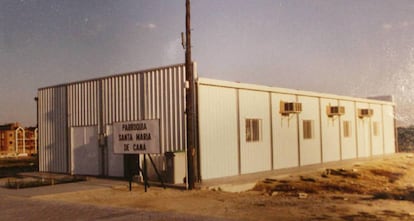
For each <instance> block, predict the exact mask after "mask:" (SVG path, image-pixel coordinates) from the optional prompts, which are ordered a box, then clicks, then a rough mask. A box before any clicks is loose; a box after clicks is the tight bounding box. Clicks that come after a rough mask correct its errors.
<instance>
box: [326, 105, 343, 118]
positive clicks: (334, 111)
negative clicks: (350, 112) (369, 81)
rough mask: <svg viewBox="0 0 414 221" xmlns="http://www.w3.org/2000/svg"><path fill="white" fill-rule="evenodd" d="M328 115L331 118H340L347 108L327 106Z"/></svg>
mask: <svg viewBox="0 0 414 221" xmlns="http://www.w3.org/2000/svg"><path fill="white" fill-rule="evenodd" d="M326 114H327V115H328V116H329V117H333V116H340V115H344V114H345V107H343V106H327V107H326Z"/></svg>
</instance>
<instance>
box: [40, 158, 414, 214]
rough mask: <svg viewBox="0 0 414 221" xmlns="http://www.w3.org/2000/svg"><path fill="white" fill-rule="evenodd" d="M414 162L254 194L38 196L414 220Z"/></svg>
mask: <svg viewBox="0 0 414 221" xmlns="http://www.w3.org/2000/svg"><path fill="white" fill-rule="evenodd" d="M413 184H414V158H413V155H411V154H398V155H395V156H393V157H391V158H387V159H381V160H375V161H370V162H364V163H361V164H354V165H350V166H349V167H346V168H328V169H326V170H323V172H320V171H319V172H311V173H308V174H305V175H303V174H302V175H301V176H290V177H288V178H286V179H283V180H278V179H274V178H272V177H269V178H267V179H264V180H262V181H259V182H258V183H257V185H256V186H255V187H254V188H253V190H250V191H247V192H242V193H226V192H222V191H212V190H196V191H180V190H176V189H166V190H164V189H162V188H157V187H151V188H150V189H149V191H148V192H147V193H144V191H143V188H142V187H140V186H139V187H136V188H134V189H133V191H132V192H129V191H128V189H127V187H126V186H125V187H117V188H113V189H99V190H91V191H81V192H73V193H65V194H56V195H47V196H41V197H38V198H39V199H43V200H57V201H67V202H73V203H85V204H97V205H105V206H113V207H127V208H139V209H145V210H148V211H163V212H171V213H174V214H194V215H201V216H209V217H217V218H219V217H220V218H228V219H234V220H349V221H351V220H384V221H385V220H387V221H388V220H414V185H413Z"/></svg>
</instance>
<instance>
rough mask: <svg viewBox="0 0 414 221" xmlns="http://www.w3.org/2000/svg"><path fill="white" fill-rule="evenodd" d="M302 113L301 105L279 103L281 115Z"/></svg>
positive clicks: (296, 103)
mask: <svg viewBox="0 0 414 221" xmlns="http://www.w3.org/2000/svg"><path fill="white" fill-rule="evenodd" d="M300 112H302V103H298V102H283V101H281V102H280V113H281V114H282V115H289V114H297V113H300Z"/></svg>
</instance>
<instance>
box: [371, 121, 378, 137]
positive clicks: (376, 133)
mask: <svg viewBox="0 0 414 221" xmlns="http://www.w3.org/2000/svg"><path fill="white" fill-rule="evenodd" d="M372 127H373V128H372V129H373V132H372V133H373V134H374V136H379V135H380V123H379V122H378V121H374V122H373V123H372Z"/></svg>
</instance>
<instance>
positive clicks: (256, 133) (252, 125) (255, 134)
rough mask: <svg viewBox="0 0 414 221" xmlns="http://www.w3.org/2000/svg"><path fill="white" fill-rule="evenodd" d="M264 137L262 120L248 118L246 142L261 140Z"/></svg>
mask: <svg viewBox="0 0 414 221" xmlns="http://www.w3.org/2000/svg"><path fill="white" fill-rule="evenodd" d="M261 139H262V120H261V119H246V142H255V141H261Z"/></svg>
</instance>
